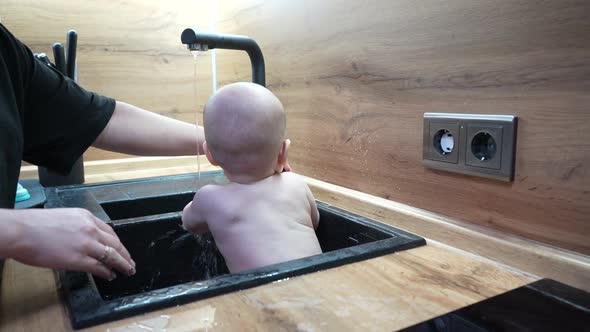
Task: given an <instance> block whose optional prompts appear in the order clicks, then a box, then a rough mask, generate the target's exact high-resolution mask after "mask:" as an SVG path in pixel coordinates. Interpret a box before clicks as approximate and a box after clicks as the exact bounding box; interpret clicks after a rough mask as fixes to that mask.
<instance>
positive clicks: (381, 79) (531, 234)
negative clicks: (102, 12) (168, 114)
mask: <svg viewBox="0 0 590 332" xmlns="http://www.w3.org/2000/svg"><path fill="white" fill-rule="evenodd" d="M217 3H218V4H217V30H218V31H221V32H226V33H236V34H245V35H249V36H252V37H254V38H255V39H256V40H257V41H258V43H259V44H260V46H261V48H262V50H263V53H264V55H265V59H266V64H267V83H268V85H269V87H270V89H272V90H273V91H274V92H275V93H276V94H277V95H278V96H279V98H280V99H281V100H282V102H283V103H284V105H285V107H286V109H287V112H288V132H289V136H290V137H291V139H292V140H293V145H292V150H291V153H290V155H289V157H290V160H291V163H292V165H293V166H294V168H295V170H296V171H297V172H299V173H303V174H305V175H307V176H310V177H314V178H317V179H320V180H324V181H327V182H332V183H336V184H339V185H342V186H346V187H349V188H353V189H356V190H360V191H363V192H368V193H371V194H375V195H378V196H381V197H385V198H388V199H391V200H395V201H399V202H402V203H406V204H410V205H413V206H416V207H420V208H425V209H428V210H431V211H435V212H438V213H442V214H445V215H448V216H451V217H454V218H459V219H462V220H465V221H468V222H472V223H476V224H479V225H483V226H487V227H491V228H494V229H498V230H501V231H506V232H510V233H513V234H517V235H520V236H523V237H526V238H529V239H534V240H538V241H541V242H544V243H547V244H551V245H555V246H559V247H562V248H566V249H570V250H574V251H578V252H581V253H584V254H590V217H589V215H590V174H589V170H590V112H589V107H590V93H589V92H590V38H589V36H590V20H589V19H588V17H589V16H590V2H588V1H584V0H582V1H574V0H563V1H562V0H548V1H534V0H519V1H485V0H477V1H476V0H450V1H443V2H441V1H434V0H395V1H391V0H378V1H377V0H374V1H357V0H333V1H311V0H305V1H303V0H302V1H289V0H273V1H261V0H258V1H256V0H249V1H242V0H240V1H237V0H235V1H234V0H222V1H218V2H217ZM217 70H218V79H219V85H220V86H221V85H223V84H226V83H229V82H233V81H239V80H249V79H250V66H249V63H248V60H247V57H246V56H245V55H244V54H241V53H239V52H234V51H227V52H218V59H217ZM424 112H456V113H486V114H514V115H517V116H519V117H520V127H519V132H518V135H519V137H518V146H517V162H516V179H515V181H514V182H513V183H503V182H497V181H493V180H486V179H480V178H475V177H467V176H461V175H454V174H449V173H444V172H437V171H432V170H428V169H425V168H424V167H423V166H422V165H421V158H422V115H423V113H424Z"/></svg>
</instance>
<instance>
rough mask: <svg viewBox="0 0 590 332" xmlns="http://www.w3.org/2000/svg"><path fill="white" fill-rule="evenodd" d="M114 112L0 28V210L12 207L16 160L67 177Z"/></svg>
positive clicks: (112, 105) (111, 101) (108, 100)
mask: <svg viewBox="0 0 590 332" xmlns="http://www.w3.org/2000/svg"><path fill="white" fill-rule="evenodd" d="M114 109H115V100H114V99H112V98H107V97H104V96H100V95H98V94H95V93H92V92H89V91H86V90H84V89H83V88H81V87H80V86H79V85H78V84H76V83H75V82H74V81H73V80H71V79H69V78H67V77H65V76H63V75H62V74H61V73H60V72H58V71H57V70H55V69H53V68H50V67H49V66H47V65H45V64H43V63H42V62H41V61H39V60H37V59H36V58H35V57H34V56H33V53H32V52H31V50H29V49H28V48H27V47H26V46H25V45H23V44H22V43H21V42H20V41H19V40H18V39H16V38H15V37H14V36H13V35H12V34H11V33H10V32H9V31H8V30H7V29H6V28H5V27H4V26H3V25H2V24H0V208H12V207H13V206H14V199H15V195H16V184H17V181H18V175H19V172H20V164H21V160H25V161H27V162H29V163H32V164H35V165H39V166H44V167H47V168H50V169H52V170H55V171H58V172H63V173H67V172H69V171H70V169H71V168H72V165H73V164H74V162H75V161H76V160H77V159H78V158H79V157H80V156H81V155H82V153H84V151H86V149H87V148H88V147H89V146H90V145H91V144H92V143H93V142H94V140H95V139H96V138H97V137H98V135H99V134H100V133H101V132H102V130H103V129H104V128H105V126H106V125H107V123H108V121H109V120H110V118H111V116H112V114H113V112H114Z"/></svg>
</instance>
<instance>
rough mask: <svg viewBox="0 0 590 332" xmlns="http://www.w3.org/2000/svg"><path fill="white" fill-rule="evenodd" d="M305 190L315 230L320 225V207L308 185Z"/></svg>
mask: <svg viewBox="0 0 590 332" xmlns="http://www.w3.org/2000/svg"><path fill="white" fill-rule="evenodd" d="M305 190H306V194H307V199H308V200H309V205H310V206H311V223H312V224H313V229H318V225H319V224H320V212H319V211H318V207H317V205H316V204H315V198H314V197H313V194H312V193H311V190H310V189H309V187H308V186H307V184H306V185H305Z"/></svg>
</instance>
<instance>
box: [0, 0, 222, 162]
mask: <svg viewBox="0 0 590 332" xmlns="http://www.w3.org/2000/svg"><path fill="white" fill-rule="evenodd" d="M211 5H212V2H209V1H188V0H169V1H141V0H114V1H100V0H90V1H74V2H72V1H49V0H41V1H20V0H5V1H2V4H1V5H0V18H1V20H2V23H3V24H4V25H5V26H6V27H7V28H8V29H9V30H10V31H11V32H12V33H13V34H14V35H15V36H17V38H19V39H20V40H21V41H23V42H24V43H25V44H27V45H28V46H29V47H30V48H31V49H32V51H33V52H35V53H41V52H45V53H47V54H48V55H49V58H50V59H53V53H52V51H51V45H52V44H53V43H55V42H61V43H63V44H64V46H65V38H66V32H67V31H68V30H69V29H74V30H76V31H77V32H78V61H77V63H78V76H79V82H80V84H81V85H82V86H83V87H85V88H87V89H89V90H91V91H96V92H98V93H100V94H103V95H107V96H111V97H114V98H116V99H118V100H122V101H125V102H128V103H131V104H133V105H136V106H139V107H142V108H144V109H147V110H149V111H153V112H156V113H159V114H163V115H166V116H169V117H172V118H175V119H179V120H182V121H186V122H190V123H194V122H195V119H196V116H197V114H199V120H198V121H199V123H201V120H202V119H201V117H202V108H203V105H204V103H205V102H206V100H207V99H208V98H209V97H210V95H211V94H212V90H213V88H212V81H211V76H212V75H211V73H212V66H211V53H210V52H205V53H199V55H198V60H197V63H198V64H197V76H198V80H197V81H198V86H197V91H198V93H197V95H198V99H199V101H198V104H199V106H198V112H197V110H196V109H197V105H196V104H197V101H196V100H195V97H194V89H193V84H194V61H193V57H192V55H191V54H190V52H189V51H188V50H187V49H186V47H185V46H184V45H182V44H181V42H180V34H181V32H182V31H183V30H184V29H185V28H187V27H200V28H205V29H207V28H209V26H210V25H211V24H212V23H213V21H212V16H211V15H212V8H211ZM122 157H127V156H126V155H123V154H116V153H111V152H106V151H102V150H98V149H92V148H91V149H90V150H89V151H88V152H87V153H86V154H85V160H101V159H110V158H122Z"/></svg>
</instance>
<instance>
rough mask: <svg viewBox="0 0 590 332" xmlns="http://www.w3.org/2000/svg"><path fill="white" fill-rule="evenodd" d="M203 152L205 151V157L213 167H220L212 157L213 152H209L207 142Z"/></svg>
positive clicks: (204, 144)
mask: <svg viewBox="0 0 590 332" xmlns="http://www.w3.org/2000/svg"><path fill="white" fill-rule="evenodd" d="M203 151H205V156H206V157H207V160H209V162H210V163H211V165H213V166H219V163H218V162H217V161H215V159H213V156H212V155H211V151H209V148H208V147H207V141H204V142H203Z"/></svg>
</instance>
